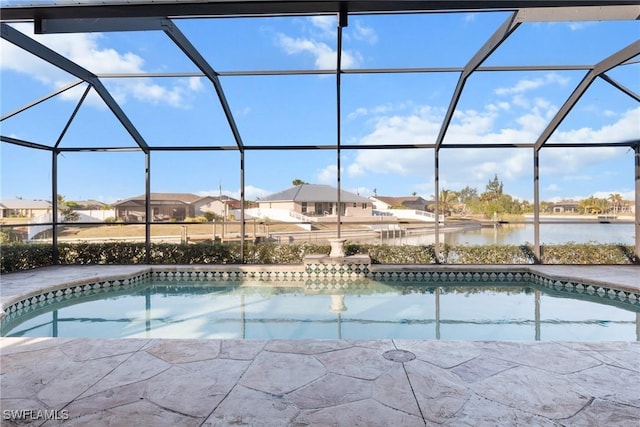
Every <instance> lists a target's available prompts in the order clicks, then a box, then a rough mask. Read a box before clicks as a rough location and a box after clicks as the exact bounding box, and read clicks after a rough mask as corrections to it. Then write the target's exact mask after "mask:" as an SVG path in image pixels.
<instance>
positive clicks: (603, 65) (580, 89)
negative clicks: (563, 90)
mask: <svg viewBox="0 0 640 427" xmlns="http://www.w3.org/2000/svg"><path fill="white" fill-rule="evenodd" d="M638 54H640V41H635V42H633V43H631V44H630V45H628V46H627V47H625V48H623V49H621V50H619V51H618V52H616V53H614V54H613V55H611V56H609V57H608V58H606V59H604V60H602V61H600V62H599V63H597V64H596V65H594V66H593V69H592V70H591V71H589V72H588V73H587V74H586V75H585V76H584V78H583V79H582V81H580V83H579V84H578V86H577V87H576V88H575V90H574V91H573V92H572V93H571V95H569V98H567V100H566V101H565V103H564V104H563V105H562V107H560V109H559V110H558V112H557V113H556V115H555V116H553V118H552V119H551V121H550V122H549V124H548V125H547V127H546V128H545V129H544V130H543V131H542V133H541V134H540V136H539V137H538V139H537V141H536V143H535V149H536V150H540V148H542V146H543V145H544V144H545V143H546V142H547V140H548V139H549V137H550V136H551V135H552V134H553V132H555V130H556V129H557V128H558V126H559V125H560V123H561V122H562V121H563V120H564V119H565V117H566V116H567V114H569V112H570V111H571V110H572V109H573V107H574V106H575V105H576V103H577V102H578V100H580V98H581V97H582V95H584V93H585V92H586V90H587V89H588V88H589V86H591V83H593V81H594V80H595V78H596V77H598V76H600V75H602V74H604V73H606V72H607V71H609V70H610V69H612V68H614V67H616V66H618V65H620V64H622V63H623V62H625V61H628V60H629V59H631V58H633V57H634V56H636V55H638Z"/></svg>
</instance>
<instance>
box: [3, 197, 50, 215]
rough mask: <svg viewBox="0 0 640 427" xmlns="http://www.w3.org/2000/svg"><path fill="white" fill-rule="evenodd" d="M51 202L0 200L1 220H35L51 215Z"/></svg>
mask: <svg viewBox="0 0 640 427" xmlns="http://www.w3.org/2000/svg"><path fill="white" fill-rule="evenodd" d="M51 207H52V206H51V202H48V201H46V200H26V199H3V200H0V218H35V217H37V216H40V215H45V214H51Z"/></svg>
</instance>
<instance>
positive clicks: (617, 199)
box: [607, 193, 623, 215]
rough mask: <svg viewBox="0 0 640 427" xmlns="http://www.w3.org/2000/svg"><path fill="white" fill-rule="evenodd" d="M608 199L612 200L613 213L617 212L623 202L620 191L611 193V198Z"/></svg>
mask: <svg viewBox="0 0 640 427" xmlns="http://www.w3.org/2000/svg"><path fill="white" fill-rule="evenodd" d="M607 200H609V201H610V202H611V209H612V210H613V214H614V215H615V214H617V213H618V210H619V209H620V207H621V206H622V202H623V199H622V196H621V195H620V193H613V194H609V198H608V199H607Z"/></svg>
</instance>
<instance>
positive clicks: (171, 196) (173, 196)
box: [112, 193, 240, 206]
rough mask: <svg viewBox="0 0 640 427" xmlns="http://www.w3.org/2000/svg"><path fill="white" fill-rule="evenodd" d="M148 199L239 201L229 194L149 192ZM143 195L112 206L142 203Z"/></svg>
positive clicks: (175, 201)
mask: <svg viewBox="0 0 640 427" xmlns="http://www.w3.org/2000/svg"><path fill="white" fill-rule="evenodd" d="M150 199H151V201H152V202H156V203H184V204H185V205H190V204H192V203H195V202H198V201H200V200H211V201H216V200H219V201H221V202H226V203H227V204H229V205H233V203H235V202H238V203H239V202H240V201H239V200H236V199H234V198H233V197H229V196H197V195H195V194H191V193H151V194H150ZM144 201H145V195H144V194H142V195H140V196H135V197H130V198H128V199H125V200H118V201H117V202H115V203H113V204H112V205H113V206H120V205H123V204H126V203H136V204H138V203H139V202H142V203H144Z"/></svg>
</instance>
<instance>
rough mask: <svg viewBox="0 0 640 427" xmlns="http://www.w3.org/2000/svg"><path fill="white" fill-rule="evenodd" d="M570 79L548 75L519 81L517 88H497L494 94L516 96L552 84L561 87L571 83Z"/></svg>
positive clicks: (554, 74) (552, 74)
mask: <svg viewBox="0 0 640 427" xmlns="http://www.w3.org/2000/svg"><path fill="white" fill-rule="evenodd" d="M569 81H570V79H569V78H568V77H564V76H561V75H559V74H556V73H549V74H546V75H545V76H544V77H539V78H536V79H522V80H519V81H518V82H517V83H516V84H515V86H512V87H500V88H497V89H496V90H495V91H494V92H495V94H496V95H516V94H522V93H525V92H528V91H530V90H533V89H538V88H540V87H543V86H548V85H552V84H557V85H560V86H564V85H566V84H567V83H569Z"/></svg>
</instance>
